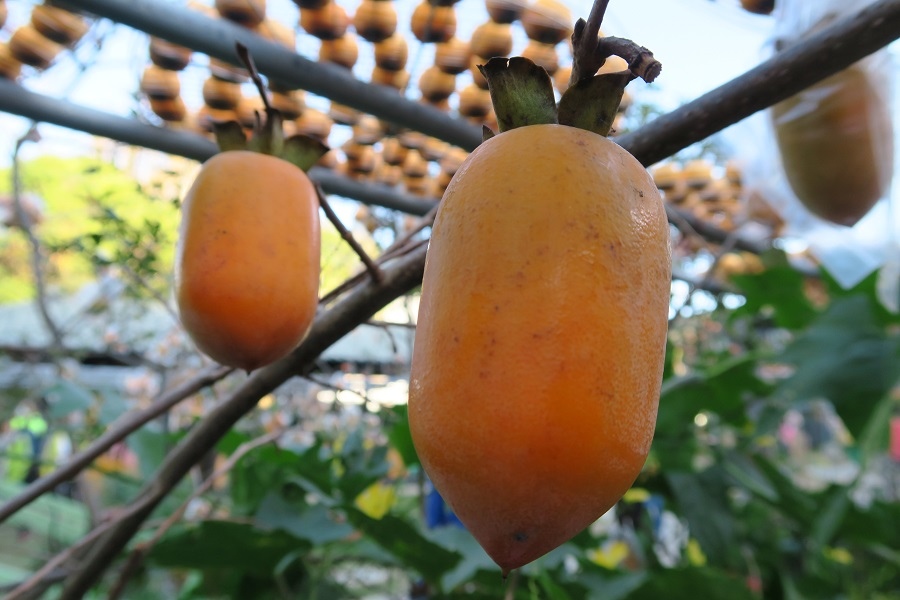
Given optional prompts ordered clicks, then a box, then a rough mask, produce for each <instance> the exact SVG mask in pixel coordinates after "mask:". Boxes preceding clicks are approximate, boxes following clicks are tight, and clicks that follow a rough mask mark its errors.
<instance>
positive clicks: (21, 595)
mask: <svg viewBox="0 0 900 600" xmlns="http://www.w3.org/2000/svg"><path fill="white" fill-rule="evenodd" d="M112 525H113V521H106V522H104V523H101V524H100V525H98V526H97V527H95V528H94V529H92V530H91V531H90V532H88V533H87V534H86V535H85V536H84V537H83V538H81V539H80V540H78V541H77V542H75V543H74V544H72V545H71V546H69V547H68V548H66V549H65V550H63V551H62V552H60V553H58V554H57V555H56V556H54V557H53V558H51V559H50V560H48V561H47V562H46V563H44V566H42V567H41V568H40V569H38V570H37V571H35V572H34V573H33V574H32V575H31V577H29V578H28V579H26V580H25V581H23V582H22V583H20V584H19V585H18V586H17V587H16V588H15V589H14V590H13V591H11V592H10V593H9V594H8V595H7V596H4V600H23V599H25V598H29V597H31V594H32V593H33V592H35V591H36V590H35V588H36V587H38V586H40V585H42V584H46V583H47V582H48V581H49V580H51V579H55V577H52V576H53V575H54V574H55V573H57V571H58V569H59V568H60V567H61V566H62V565H63V564H65V563H66V562H67V561H68V560H69V559H72V558H74V557H75V555H76V554H77V553H78V552H79V551H81V550H83V549H85V548H87V547H88V546H89V545H91V544H92V543H94V542H95V541H96V540H97V539H99V538H100V537H101V536H102V535H103V534H104V533H106V532H107V530H109V529H110V527H112Z"/></svg>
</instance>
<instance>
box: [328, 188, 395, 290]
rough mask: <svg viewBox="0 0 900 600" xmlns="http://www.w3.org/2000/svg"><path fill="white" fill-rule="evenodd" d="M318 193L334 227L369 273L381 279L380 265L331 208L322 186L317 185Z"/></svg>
mask: <svg viewBox="0 0 900 600" xmlns="http://www.w3.org/2000/svg"><path fill="white" fill-rule="evenodd" d="M315 188H316V194H317V195H318V196H319V206H321V207H322V211H323V212H324V213H325V216H326V217H327V218H328V220H329V221H330V222H331V224H332V225H334V228H335V229H337V231H338V233H339V234H341V238H343V240H344V241H345V242H347V244H348V245H349V246H350V247H351V248H353V251H354V252H356V255H357V256H358V257H359V259H360V260H361V261H362V262H363V264H364V265H365V266H366V271H368V272H369V275H370V276H371V277H372V279H374V280H375V281H379V280H380V279H381V269H379V268H378V265H377V264H375V261H373V260H372V258H371V257H370V256H369V254H368V253H367V252H366V250H365V248H363V247H362V246H360V245H359V242H357V241H356V238H355V237H353V234H352V233H350V231H349V230H348V229H347V228H346V227H344V224H343V223H341V220H340V218H338V216H337V213H336V212H334V209H333V208H331V204H329V203H328V200H327V199H326V198H325V193H324V192H323V191H322V188H321V186H319V185H316V186H315Z"/></svg>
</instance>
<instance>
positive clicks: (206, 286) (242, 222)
mask: <svg viewBox="0 0 900 600" xmlns="http://www.w3.org/2000/svg"><path fill="white" fill-rule="evenodd" d="M318 210H319V207H318V202H317V195H316V191H315V188H314V187H313V184H312V183H311V182H310V180H309V178H308V177H307V176H306V174H305V173H304V172H303V171H302V170H300V169H299V168H298V167H296V166H294V165H292V164H291V163H289V162H287V161H285V160H282V159H281V158H278V157H275V156H270V155H265V154H259V153H256V152H250V151H244V150H237V151H227V152H222V153H220V154H217V155H215V156H214V157H212V158H211V159H209V160H208V161H207V162H206V163H205V164H204V165H203V167H202V169H201V170H200V173H199V174H198V176H197V178H196V179H195V181H194V184H193V186H192V187H191V188H190V191H189V192H188V194H187V196H186V197H185V199H184V203H183V206H182V223H181V230H180V237H179V244H178V250H177V260H176V280H175V283H176V299H177V302H178V308H179V313H180V315H181V321H182V325H183V326H184V328H185V330H186V331H187V332H188V333H189V334H190V336H191V338H192V339H193V340H194V342H195V343H196V345H197V347H198V348H199V349H200V350H201V351H202V352H204V353H205V354H207V355H208V356H210V357H211V358H213V359H214V360H216V361H218V362H220V363H222V364H226V365H230V366H234V367H239V368H242V369H246V370H247V371H251V370H253V369H257V368H259V367H261V366H263V365H266V364H268V363H271V362H273V361H275V360H277V359H278V358H281V357H282V356H285V355H286V354H287V353H288V352H290V351H291V350H292V349H293V348H294V347H295V346H296V345H297V344H298V343H299V342H300V341H301V339H302V338H303V336H304V335H305V334H306V332H307V330H308V329H309V326H310V324H311V323H312V320H313V317H314V316H315V312H316V306H317V304H318V290H319V258H320V231H319V212H318Z"/></svg>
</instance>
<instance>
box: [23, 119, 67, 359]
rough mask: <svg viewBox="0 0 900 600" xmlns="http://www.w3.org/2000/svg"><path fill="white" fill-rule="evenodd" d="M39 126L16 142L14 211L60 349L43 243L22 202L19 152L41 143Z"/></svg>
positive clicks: (37, 298) (40, 309) (46, 318)
mask: <svg viewBox="0 0 900 600" xmlns="http://www.w3.org/2000/svg"><path fill="white" fill-rule="evenodd" d="M40 139H41V138H40V135H39V134H38V130H37V124H32V125H31V127H29V128H28V131H27V132H25V135H23V136H22V137H20V138H19V139H18V140H16V146H15V150H13V156H12V180H13V197H12V203H13V210H14V211H15V216H16V221H17V223H18V226H19V229H21V230H22V233H24V234H25V238H26V239H27V240H28V245H29V246H31V271H32V276H33V277H34V288H35V303H36V305H37V309H38V312H39V313H40V315H41V319H42V320H43V321H44V326H45V327H46V328H47V331H48V332H50V337H51V338H52V340H53V346H54V347H60V346H62V344H63V335H62V331H61V330H60V328H59V327H58V326H57V324H56V322H55V321H54V320H53V317H52V316H51V315H50V309H49V307H48V306H47V286H46V282H45V281H44V253H43V250H42V249H41V242H40V240H38V238H37V236H36V235H35V233H34V229H33V228H32V223H31V216H30V215H29V214H28V211H27V210H25V206H24V204H23V202H22V174H21V170H20V164H19V163H20V161H19V151H20V150H21V149H22V146H23V145H24V144H25V143H26V142H36V141H39V140H40Z"/></svg>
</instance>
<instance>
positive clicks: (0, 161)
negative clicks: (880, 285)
mask: <svg viewBox="0 0 900 600" xmlns="http://www.w3.org/2000/svg"><path fill="white" fill-rule="evenodd" d="M159 1H160V3H164V0H159ZM203 1H204V2H205V3H206V4H212V3H213V0H203ZM564 1H565V2H566V4H567V5H568V6H569V7H570V8H571V10H572V13H573V14H574V15H575V16H587V14H588V13H589V11H590V4H591V3H590V1H589V0H564ZM812 1H813V2H816V3H821V2H836V3H839V4H843V3H844V0H840V1H838V0H812ZM858 1H860V2H862V3H865V2H867V1H869V0H858ZM168 2H170V3H176V4H183V3H184V2H185V0H168ZM340 2H341V4H342V5H343V6H345V7H346V8H347V10H348V12H350V13H351V14H352V12H353V10H354V9H355V7H356V5H357V4H358V2H359V0H340ZM417 2H418V0H395V6H396V7H397V10H398V13H399V16H400V19H399V21H400V30H401V31H408V23H409V15H410V14H411V13H412V10H413V8H414V7H415V5H416V4H417ZM33 4H34V0H13V1H10V2H7V5H8V7H9V10H10V17H9V19H8V22H7V24H6V26H5V27H4V28H3V30H2V31H0V40H5V39H8V37H9V35H10V34H11V33H12V30H13V28H14V27H15V26H16V25H17V24H19V23H22V22H23V21H25V20H27V18H28V14H29V10H30V7H31V6H32V5H33ZM267 10H268V15H269V16H270V17H273V18H276V19H278V20H280V21H281V22H283V23H285V24H288V25H295V24H296V22H297V15H298V10H297V7H296V6H295V5H294V4H293V2H291V1H290V0H268V8H267ZM456 12H457V15H458V19H459V26H458V31H457V35H458V36H459V37H461V38H463V39H468V37H469V36H470V34H471V32H472V30H473V29H474V28H475V27H476V26H477V25H479V24H480V23H482V22H484V21H485V20H486V19H487V14H486V11H485V9H484V3H483V0H461V1H460V2H459V3H458V4H456ZM773 26H774V19H773V18H772V17H766V16H759V15H753V14H751V13H749V12H747V11H745V10H743V9H741V8H740V6H739V2H738V0H612V1H611V2H610V4H609V8H608V10H607V13H606V18H605V20H604V23H603V27H602V30H603V32H604V33H605V34H607V35H616V36H619V37H626V38H630V39H632V40H634V41H635V42H637V43H639V44H641V45H643V46H645V47H647V48H649V49H651V50H652V51H653V52H654V55H655V56H656V58H657V59H658V60H660V61H661V62H662V64H663V70H662V74H661V76H660V77H659V78H658V79H657V81H656V82H655V83H654V84H653V85H647V84H644V83H643V82H641V81H639V80H638V81H635V82H633V83H632V84H631V85H630V86H629V93H631V94H632V96H633V97H634V98H635V99H636V100H638V101H644V102H648V103H653V104H656V105H657V106H659V107H660V108H662V109H663V110H670V109H673V108H676V107H677V106H678V105H680V104H682V103H685V102H688V101H690V100H692V99H694V98H697V97H698V96H700V95H702V94H704V93H706V92H708V91H710V90H712V89H714V88H716V87H718V86H720V85H722V84H724V83H727V82H728V81H729V80H730V79H732V78H734V77H736V76H738V75H740V74H742V73H744V72H745V71H747V70H748V69H750V68H752V67H754V66H755V65H757V64H758V63H760V62H761V61H763V60H765V58H767V56H768V54H769V50H768V41H769V39H770V38H771V35H772V31H773ZM94 32H95V33H96V34H98V35H100V34H104V33H105V34H108V35H104V36H103V37H104V39H105V41H104V44H103V47H102V49H101V50H100V51H99V52H98V51H97V50H96V48H95V47H94V45H93V44H90V43H86V44H83V45H82V46H80V47H79V48H78V49H77V52H76V56H78V57H79V59H80V60H81V61H82V62H84V63H86V64H90V65H91V66H90V68H88V69H87V70H86V71H85V72H84V73H79V68H78V65H77V63H76V62H75V61H73V60H71V59H64V60H61V61H59V62H58V63H57V64H55V65H54V66H53V67H51V68H50V69H48V70H47V71H45V72H43V73H35V72H34V71H28V72H26V75H25V77H24V78H23V80H22V82H21V83H22V85H24V86H25V87H27V88H28V89H30V90H33V91H36V92H39V93H43V94H47V95H49V96H53V97H59V98H65V99H67V100H69V101H71V102H73V103H75V104H79V105H83V106H88V107H92V108H96V109H100V110H104V111H108V112H110V113H114V114H117V115H130V114H133V112H134V111H135V110H138V111H141V110H144V111H146V107H143V106H142V105H141V102H140V100H139V99H138V98H136V96H135V93H136V91H137V89H138V82H139V79H140V74H141V72H142V70H143V68H144V67H145V66H146V65H147V64H148V57H147V36H146V35H145V34H143V33H141V32H138V31H135V30H132V29H129V28H126V27H123V26H117V25H115V24H113V23H111V22H109V21H100V22H99V23H97V24H96V25H95V30H94ZM515 32H516V37H515V40H516V42H515V47H514V53H516V52H517V51H519V50H521V48H522V47H524V44H525V41H526V38H525V36H524V33H523V32H522V31H521V28H517V29H516V30H515ZM408 37H409V36H408ZM409 39H411V37H410V38H409ZM413 42H414V43H413V44H411V47H410V59H409V63H408V66H409V68H410V70H411V71H412V77H413V78H412V81H413V82H415V81H416V78H417V74H418V73H421V71H422V70H424V69H425V68H427V67H428V66H429V65H430V64H431V62H432V56H433V47H432V46H431V45H424V46H421V47H419V46H418V45H417V43H415V41H414V40H413ZM560 48H562V45H561V46H560ZM298 51H299V52H300V53H301V54H304V55H306V56H309V57H311V58H315V57H316V56H317V52H318V42H317V40H315V39H314V38H312V37H311V36H308V35H305V34H301V35H300V36H298ZM892 51H893V52H892V54H893V59H894V60H895V61H896V60H897V57H896V55H897V53H898V52H897V44H895V45H894V46H892ZM204 60H205V59H204V57H198V58H197V60H196V61H195V62H194V64H192V65H191V66H189V67H188V69H187V70H185V71H184V72H182V74H181V79H182V89H183V94H182V96H183V98H184V100H185V102H186V103H187V105H188V107H189V108H194V109H196V108H197V107H199V105H200V104H201V103H202V97H201V95H200V89H201V85H202V81H203V79H205V78H206V76H207V75H208V70H207V68H206V66H205V62H204ZM565 61H566V59H565V58H564V59H563V61H562V62H565ZM894 64H895V65H896V64H897V63H896V62H895V63H894ZM372 66H373V59H372V54H371V46H370V45H369V44H368V43H367V42H365V41H360V59H359V61H358V62H357V64H356V67H355V68H354V73H355V74H356V75H357V76H358V77H359V78H360V79H368V76H369V73H370V72H371V69H372ZM894 71H897V69H896V67H895V68H894ZM467 77H468V76H467V75H461V76H460V79H459V84H458V86H457V89H460V87H461V86H462V85H463V84H464V83H465V82H466V78H467ZM410 94H411V97H415V94H416V91H415V86H414V85H413V86H411V91H410ZM308 103H309V104H310V105H312V106H314V107H316V108H326V107H327V102H326V101H325V100H324V99H316V98H309V99H308ZM894 107H895V110H894V113H895V114H897V115H900V108H898V107H900V94H896V95H895V97H894ZM762 118H763V116H762V115H757V116H756V117H754V118H751V119H748V120H746V121H745V122H742V123H740V124H738V125H737V126H733V127H731V128H729V129H728V130H726V131H725V132H724V134H723V135H722V136H720V138H721V139H723V140H725V141H726V142H734V148H735V152H736V155H737V156H738V157H739V158H745V159H746V160H747V161H749V162H751V163H752V162H754V161H756V162H757V164H759V162H760V161H759V160H758V159H759V154H756V155H754V153H755V152H756V153H763V152H769V150H766V149H767V148H768V149H771V146H768V145H767V143H766V138H765V135H766V134H765V132H764V131H762V130H761V129H760V123H761V119H762ZM28 126H29V123H28V122H27V121H25V120H23V119H21V118H17V117H12V116H9V115H0V167H2V166H6V165H8V164H9V161H10V157H11V155H12V151H13V148H14V144H15V140H16V139H17V138H18V137H19V136H21V135H22V134H23V133H24V132H25V131H26V130H27V128H28ZM897 130H898V132H900V126H898V127H897ZM40 132H41V135H42V141H41V143H39V144H30V145H28V146H26V147H25V148H24V149H23V157H24V158H26V159H27V158H30V157H32V156H34V155H37V154H43V153H49V154H57V155H73V154H75V155H77V154H84V153H91V152H93V151H94V142H93V140H92V138H91V137H90V136H87V135H85V134H80V133H77V132H72V131H69V130H65V129H62V128H59V127H54V126H49V125H42V126H41V127H40ZM748 140H753V141H752V143H751V142H748ZM898 147H900V144H898ZM769 154H771V152H769ZM898 154H900V153H898ZM898 161H900V159H898ZM895 172H900V169H895ZM894 189H895V191H894V194H893V196H894V197H895V198H897V197H898V196H900V193H898V190H900V177H896V178H895V186H894ZM883 204H886V203H883ZM886 224H887V225H886ZM843 229H844V228H841V229H840V230H836V229H834V228H831V227H824V228H823V227H822V225H821V224H820V223H814V222H813V223H810V222H803V221H802V220H801V223H800V226H799V229H798V231H799V233H800V234H803V235H805V236H807V237H808V238H809V239H810V240H812V243H813V245H814V246H815V244H816V243H817V242H816V240H819V241H818V243H819V244H820V245H821V246H822V252H821V253H822V256H828V255H830V256H840V257H841V260H843V261H844V263H845V264H843V265H840V264H838V265H837V266H836V267H835V268H838V269H843V271H844V272H846V273H849V274H850V275H849V276H848V278H847V279H846V282H847V283H848V284H852V282H853V280H854V279H857V278H858V277H859V276H860V274H865V273H868V272H870V271H871V269H872V268H873V267H877V266H879V265H880V264H881V263H883V262H885V260H887V257H888V253H889V252H893V253H894V254H895V255H896V256H897V258H896V262H897V263H898V266H897V268H898V272H900V247H893V246H891V245H890V242H889V240H890V239H891V238H896V237H898V234H897V232H900V210H896V211H894V213H893V214H891V213H890V212H889V211H888V207H886V206H882V207H881V208H880V209H879V210H877V211H873V213H872V215H870V217H867V218H866V219H864V221H863V222H862V223H861V224H860V226H858V227H856V228H854V229H853V230H843ZM859 248H862V250H860V249H859ZM847 256H851V257H852V258H851V260H850V261H849V262H846V257H847ZM829 260H830V259H829Z"/></svg>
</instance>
